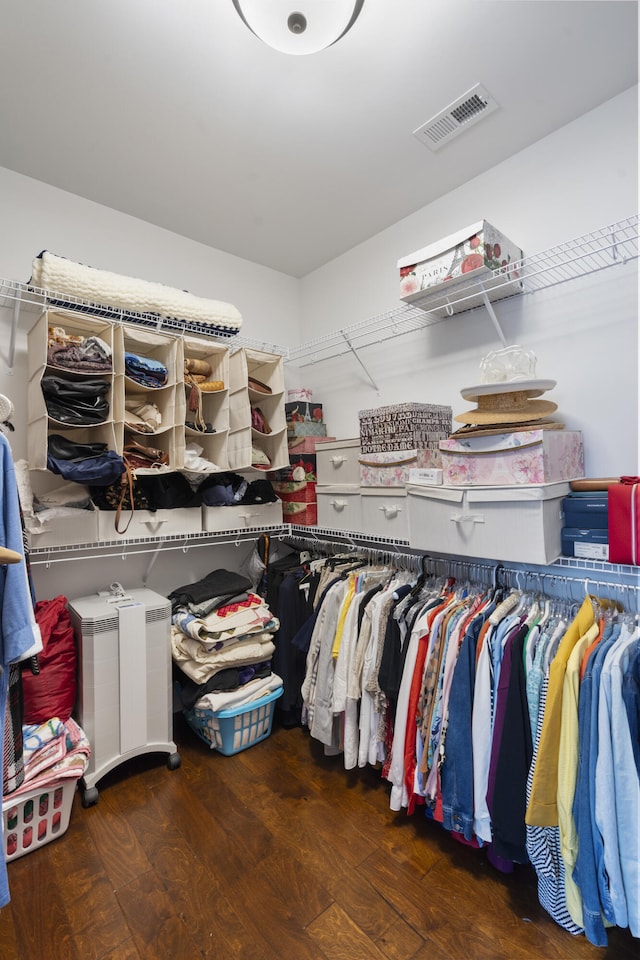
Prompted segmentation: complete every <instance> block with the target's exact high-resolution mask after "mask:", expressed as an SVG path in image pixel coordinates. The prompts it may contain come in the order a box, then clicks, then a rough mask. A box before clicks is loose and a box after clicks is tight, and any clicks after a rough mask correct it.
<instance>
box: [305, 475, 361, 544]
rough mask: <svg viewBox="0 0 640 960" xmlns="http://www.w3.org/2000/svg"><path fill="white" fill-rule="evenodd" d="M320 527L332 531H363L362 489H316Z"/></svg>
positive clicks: (349, 487) (348, 487) (352, 485)
mask: <svg viewBox="0 0 640 960" xmlns="http://www.w3.org/2000/svg"><path fill="white" fill-rule="evenodd" d="M316 495H317V498H318V526H319V527H328V528H329V529H331V530H354V531H356V532H360V531H361V530H362V508H361V501H360V487H356V486H355V485H354V484H351V485H350V486H339V487H335V486H333V487H320V486H318V487H316Z"/></svg>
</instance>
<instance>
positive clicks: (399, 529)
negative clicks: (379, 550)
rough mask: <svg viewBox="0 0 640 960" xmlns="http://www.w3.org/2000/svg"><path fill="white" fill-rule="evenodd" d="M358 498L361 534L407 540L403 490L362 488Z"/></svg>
mask: <svg viewBox="0 0 640 960" xmlns="http://www.w3.org/2000/svg"><path fill="white" fill-rule="evenodd" d="M360 496H361V506H362V532H363V533H366V534H367V535H368V536H372V537H388V538H389V539H391V540H408V539H409V519H408V517H407V495H406V492H405V491H404V490H386V489H384V488H380V489H377V488H375V487H373V488H367V489H364V488H363V489H361V490H360Z"/></svg>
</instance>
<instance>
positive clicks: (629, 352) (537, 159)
mask: <svg viewBox="0 0 640 960" xmlns="http://www.w3.org/2000/svg"><path fill="white" fill-rule="evenodd" d="M636 100H637V91H635V90H634V91H629V92H627V93H625V94H623V95H621V96H619V97H617V98H615V99H614V100H611V101H609V102H608V103H606V104H604V105H603V106H602V107H600V108H598V109H597V110H594V111H593V112H592V113H590V114H588V115H586V116H585V117H582V118H581V119H579V120H577V121H575V122H574V123H572V124H570V125H569V126H567V127H564V128H563V129H561V130H559V131H557V132H556V133H555V134H553V135H551V136H550V137H547V138H546V139H545V140H543V141H540V142H539V143H537V144H535V145H534V146H533V147H530V148H529V149H527V150H525V151H523V152H522V153H519V154H517V155H516V156H514V157H511V158H510V159H509V160H506V161H505V162H504V163H502V164H501V165H500V166H499V167H496V168H495V169H494V170H491V171H489V172H488V173H486V174H483V175H482V176H480V177H477V178H476V179H475V180H473V181H471V182H469V183H468V184H466V185H465V186H463V187H461V188H459V189H458V190H455V191H453V192H452V193H450V194H448V195H447V196H445V197H443V198H441V199H440V200H438V201H437V202H435V203H433V204H430V205H429V206H428V207H425V208H423V209H421V210H418V211H417V212H416V213H415V214H413V215H412V216H411V217H408V218H406V219H404V220H402V221H400V222H399V223H397V224H395V225H394V226H392V227H390V228H389V229H388V230H385V231H384V232H383V233H381V234H379V235H377V236H376V237H373V238H371V239H370V240H369V241H367V242H366V243H364V244H361V245H360V246H358V247H356V248H354V249H353V250H351V251H349V252H348V253H347V254H345V255H344V256H342V257H340V258H338V259H336V260H335V261H333V262H331V263H329V264H327V265H326V266H324V267H322V268H321V269H319V270H317V271H315V272H314V273H313V274H310V275H309V276H307V277H305V278H304V279H303V280H302V281H298V280H295V279H293V278H291V277H288V276H285V275H283V274H279V273H277V272H275V271H272V270H268V269H266V268H264V267H260V266H257V265H255V264H252V263H249V262H248V261H244V260H241V259H239V258H237V257H233V256H231V255H228V254H226V253H223V252H221V251H219V250H213V249H211V248H208V247H205V246H203V245H202V244H198V243H194V242H193V241H190V240H187V239H185V238H184V237H179V236H176V235H174V234H171V233H169V232H168V231H166V230H161V229H159V228H157V227H153V226H151V225H150V224H147V223H144V222H142V221H140V220H137V219H135V218H133V217H130V216H127V215H125V214H122V213H119V212H117V211H114V210H110V209H107V208H105V207H101V206H99V205H97V204H94V203H91V202H89V201H86V200H83V199H81V198H79V197H76V196H73V195H71V194H68V193H65V192H63V191H60V190H58V189H56V188H53V187H49V186H47V185H45V184H42V183H39V182H37V181H34V180H30V179H28V178H25V177H22V176H20V175H18V174H15V173H13V172H11V171H9V170H4V169H1V168H0V201H1V204H0V209H1V210H2V220H1V223H0V277H5V278H7V279H13V280H22V281H26V280H27V279H28V278H29V275H30V269H31V261H32V259H33V257H34V256H36V254H37V253H38V252H39V251H40V250H41V249H49V250H51V251H52V252H54V253H57V254H60V255H62V256H66V257H69V258H70V259H75V260H79V261H81V262H83V263H87V264H91V265H93V266H96V267H100V268H103V269H109V270H114V271H116V272H120V273H124V274H128V275H132V276H139V277H142V278H144V279H148V280H159V281H161V282H164V283H167V284H170V285H173V286H178V287H180V288H182V289H189V290H190V291H191V292H192V293H194V294H196V295H199V296H209V297H214V298H216V299H221V300H227V301H230V302H232V303H235V304H236V306H238V308H239V309H240V310H241V312H242V314H243V317H244V326H243V331H242V332H243V334H244V335H246V336H248V337H251V338H255V339H265V340H267V341H270V342H274V343H283V344H286V343H296V342H299V341H300V340H308V339H312V338H315V337H318V336H321V335H322V334H323V333H326V332H328V331H331V330H335V329H338V328H340V327H344V326H348V325H350V324H352V323H355V322H357V321H360V320H364V319H367V318H369V317H373V316H377V315H379V314H381V313H384V312H386V311H388V310H391V309H394V308H395V307H396V306H397V305H398V303H399V300H398V296H397V271H396V266H395V265H396V261H397V259H398V258H399V257H400V256H403V255H405V254H408V253H410V252H411V251H412V250H415V249H417V248H419V247H421V246H423V245H425V244H427V243H429V242H431V241H433V240H437V239H438V238H439V237H442V236H445V235H446V234H448V233H450V232H452V231H453V230H455V229H457V228H458V227H461V226H463V225H465V224H467V223H472V222H473V221H474V220H477V219H482V218H486V219H488V220H490V221H491V222H493V223H495V225H496V226H498V227H499V228H500V229H502V230H503V231H504V232H505V233H506V234H507V236H509V237H511V238H512V239H513V240H514V241H516V242H517V243H519V244H520V245H521V246H522V247H523V249H524V250H525V252H526V253H529V254H533V253H537V252H539V251H542V250H545V249H547V248H548V247H550V246H552V245H555V244H557V243H560V242H562V241H564V240H567V239H569V238H571V237H576V236H580V235H582V234H583V233H585V232H587V231H589V230H593V229H598V228H600V227H602V226H605V225H606V224H609V223H612V222H614V221H616V220H618V219H623V218H625V217H627V216H630V215H631V214H633V213H635V212H636V211H637V208H638V197H637V195H638V183H637V169H638V168H637V124H636V119H635V118H636V117H637V102H636ZM443 158H444V159H443V162H446V154H445V153H443ZM372 202H375V198H372ZM496 312H497V313H498V315H499V318H500V321H501V323H502V326H503V329H504V332H505V334H506V337H507V340H508V342H510V343H513V342H520V343H522V344H523V345H525V346H527V347H530V348H531V349H533V350H534V351H535V353H536V354H537V355H538V357H539V365H538V373H539V374H540V375H541V376H544V377H551V378H555V379H557V381H558V386H557V388H556V389H555V390H554V391H553V394H550V395H549V396H550V398H552V399H554V400H556V401H557V402H558V404H559V414H561V415H562V418H563V420H564V421H565V422H566V424H567V426H568V427H571V428H574V429H582V430H583V431H584V437H585V446H586V457H587V473H588V475H591V476H598V475H619V474H624V473H636V472H637V471H638V337H637V319H638V309H637V262H635V263H633V264H630V265H626V266H619V267H616V268H615V269H612V270H609V271H606V272H605V273H603V274H599V275H593V276H590V277H587V278H585V279H583V280H574V281H571V282H570V283H567V284H564V285H562V286H559V287H555V288H552V289H549V290H546V291H543V292H540V293H536V294H532V295H528V296H526V297H521V298H512V299H510V300H508V301H503V302H502V303H499V304H497V305H496ZM33 322H34V316H33V315H32V314H31V315H29V314H26V315H23V316H21V320H20V325H19V330H18V342H17V352H16V360H15V369H14V372H13V375H11V376H9V375H8V373H7V363H6V357H7V347H8V332H9V329H10V323H11V311H10V310H9V309H6V308H0V332H1V334H2V336H1V337H0V393H3V394H6V395H8V396H9V397H11V399H12V400H13V402H14V405H15V407H16V414H15V417H14V423H15V424H16V432H15V434H13V435H12V436H11V444H12V449H13V451H14V458H16V459H17V458H19V457H24V456H25V453H26V441H25V434H26V379H27V377H26V370H27V366H26V332H27V330H28V327H29V326H30V325H31V324H32V323H33ZM499 345H500V344H499V341H498V339H497V335H496V333H495V331H494V328H493V326H492V324H491V322H490V320H489V318H488V317H487V316H486V314H485V313H484V312H483V311H481V310H475V311H473V312H471V313H467V314H463V315H460V316H457V317H453V318H451V319H449V320H447V321H445V322H443V323H440V324H437V325H435V326H432V327H429V328H427V329H425V330H424V331H422V332H420V333H415V334H411V335H409V336H406V337H402V338H398V339H397V340H395V341H391V342H387V343H385V344H384V345H380V346H378V347H370V348H367V349H366V350H365V351H363V354H362V359H363V360H364V361H365V363H366V364H367V367H368V368H369V369H370V371H371V374H372V375H373V377H374V379H375V380H376V382H377V383H378V386H379V388H380V392H379V394H378V393H376V391H375V390H374V389H373V388H372V387H371V385H370V384H369V382H368V380H367V378H366V376H365V375H364V373H363V372H362V370H361V368H360V367H359V365H358V364H357V362H356V360H355V359H354V358H353V357H348V356H345V357H342V358H339V359H337V360H334V361H330V362H328V363H320V364H317V365H316V366H315V367H305V368H304V369H301V370H299V371H296V370H295V369H294V368H292V367H290V368H289V369H288V373H287V379H288V383H289V385H291V386H294V385H299V384H301V383H303V384H305V385H310V386H312V387H313V388H314V395H315V398H316V399H317V400H318V401H322V402H323V403H324V405H325V419H326V421H327V424H328V428H329V431H330V433H331V434H334V435H337V436H338V437H348V436H357V433H358V417H357V414H358V410H359V409H362V408H366V407H371V406H378V405H382V404H387V403H396V402H401V401H407V400H410V401H428V402H435V403H448V404H451V405H452V406H453V407H454V413H457V412H460V411H461V410H463V409H466V408H467V404H466V403H465V402H464V401H462V400H461V398H460V393H459V391H460V389H461V388H462V387H464V386H466V385H469V384H471V383H476V382H478V379H479V375H478V364H479V362H480V359H481V358H482V356H483V355H484V354H485V353H486V352H487V351H488V350H490V349H495V348H496V347H498V346H499ZM247 551H248V548H247V546H246V545H244V544H241V545H239V546H238V547H237V548H236V547H234V546H233V545H231V546H229V547H228V548H227V549H226V551H225V552H224V553H221V551H220V550H216V549H213V548H205V547H203V548H198V549H193V550H190V551H189V553H188V554H182V553H181V552H180V551H175V552H171V553H167V554H166V555H163V556H161V557H159V558H158V560H157V561H156V562H155V564H154V565H153V569H152V571H151V574H150V577H149V580H148V586H149V587H151V588H152V589H156V590H158V591H159V592H161V593H162V592H165V591H168V590H170V589H171V587H172V586H175V585H177V584H178V581H179V582H180V583H184V582H187V581H188V580H189V579H195V578H196V577H197V576H200V575H203V574H204V573H206V572H208V571H209V570H211V569H214V568H216V567H217V566H224V565H229V566H230V567H233V568H237V567H238V565H239V564H241V563H242V561H243V560H244V558H245V557H246V554H247ZM149 559H150V557H149V555H142V556H139V557H135V556H133V555H131V554H130V555H129V556H128V558H127V559H126V560H124V559H123V558H122V557H118V558H114V559H111V560H108V561H107V560H104V561H92V562H91V563H90V564H82V563H78V562H74V561H72V562H69V563H66V562H65V563H59V564H54V565H52V566H51V568H50V569H47V567H46V565H44V564H42V565H40V564H39V565H38V566H37V567H35V568H34V576H35V582H36V589H37V591H38V595H39V596H40V597H44V596H47V595H54V594H55V593H58V592H63V593H66V594H67V595H68V596H70V597H74V596H75V597H77V596H80V595H82V594H84V593H87V592H89V591H90V590H92V589H93V588H94V587H97V586H104V585H106V584H108V583H109V582H110V581H112V580H123V581H126V585H127V586H129V587H132V586H137V585H140V583H141V582H142V577H143V576H144V573H145V571H146V569H147V564H148V562H149Z"/></svg>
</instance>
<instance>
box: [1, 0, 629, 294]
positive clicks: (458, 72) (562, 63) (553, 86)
mask: <svg viewBox="0 0 640 960" xmlns="http://www.w3.org/2000/svg"><path fill="white" fill-rule="evenodd" d="M294 7H295V2H292V9H294ZM637 12H638V5H637V3H636V2H635V0H626V2H616V0H602V2H599V0H587V2H583V0H365V3H364V8H363V11H362V13H361V15H360V19H359V20H358V22H357V23H356V25H355V26H354V27H353V28H352V30H351V31H350V32H349V33H348V34H347V35H346V36H345V37H344V38H343V39H342V40H340V41H339V42H338V43H337V44H335V45H334V46H332V47H330V48H329V49H327V50H324V51H322V52H320V53H317V54H314V55H311V56H306V57H295V56H287V55H285V54H280V53H277V52H275V51H274V50H271V49H270V48H268V47H266V46H265V45H264V44H263V43H261V41H260V40H258V39H257V37H255V36H254V35H253V34H252V33H251V32H250V31H249V30H248V29H247V27H246V26H245V25H244V24H243V23H242V22H241V20H240V18H239V17H238V15H237V13H236V12H235V10H234V7H233V4H232V0H179V2H178V0H109V2H105V0H57V2H55V3H54V2H52V0H2V4H1V10H0V166H5V167H8V168H9V169H11V170H15V171H18V172H20V173H23V174H25V175H27V176H30V177H34V178H36V179H38V180H43V181H45V182H47V183H49V184H52V185H54V186H56V187H60V188H62V189H64V190H68V191H70V192H72V193H75V194H78V195H79V196H82V197H86V198H88V199H91V200H94V201H96V202H98V203H101V204H105V205H107V206H109V207H113V208H114V209H116V210H120V211H124V212H126V213H129V214H132V215H133V216H136V217H139V218H141V219H143V220H146V221H148V222H150V223H153V224H157V225H159V226H161V227H165V228H166V229H168V230H172V231H174V232H176V233H178V234H182V235H184V236H186V237H190V238H192V239H194V240H197V241H200V242H202V243H205V244H208V245H210V246H212V247H216V248H218V249H220V250H225V251H227V252H229V253H232V254H236V255H238V256H241V257H244V258H246V259H248V260H252V261H254V262H256V263H260V264H264V265H265V266H268V267H272V268H274V269H276V270H280V271H283V272H284V273H287V274H291V275H292V276H296V277H300V276H304V275H305V274H306V273H308V272H310V271H311V270H313V269H315V268H316V267H318V266H320V265H322V264H323V263H325V262H327V261H328V260H331V259H332V258H334V257H336V256H339V255H340V254H341V253H343V252H344V251H346V250H348V249H350V248H351V247H353V246H355V245H356V244H357V243H359V242H361V241H363V240H366V239H367V238H369V237H371V236H373V235H374V234H376V233H378V232H379V231H381V230H383V229H385V228H386V227H388V226H390V225H391V224H393V223H395V222H397V221H398V220H400V219H402V218H403V217H405V216H407V215H408V214H410V213H412V212H413V211H415V210H417V209H419V208H420V207H422V206H424V205H425V204H428V203H430V202H431V201H433V200H434V199H436V198H438V197H439V196H442V195H443V194H445V193H447V192H448V191H450V190H452V189H453V188H455V187H456V186H458V185H459V184H461V183H463V182H464V181H466V180H468V179H470V178H471V177H474V176H476V175H477V174H479V173H481V172H482V171H484V170H487V169H489V168H490V167H492V166H494V165H495V164H496V163H499V162H500V161H501V160H504V159H505V158H506V157H509V156H511V155H512V154H514V153H516V152H517V151H519V150H522V149H523V148H525V147H527V146H528V145H529V144H531V143H533V142H534V141H536V140H538V139H540V138H541V137H544V136H546V135H547V134H549V133H551V132H552V131H554V130H556V129H558V128H559V127H561V126H563V125H564V124H566V123H568V122H570V121H571V120H573V119H574V118H576V117H579V116H580V115H581V114H583V113H585V112H587V111H589V110H591V109H593V108H594V107H596V106H597V105H599V104H601V103H603V102H604V101H606V100H608V99H610V98H611V97H613V96H615V95H617V94H618V93H620V92H622V91H623V90H625V89H627V88H629V87H631V86H633V85H635V84H636V83H637V73H638V20H637ZM477 82H480V83H482V84H483V85H484V86H485V87H486V88H487V89H488V91H489V92H490V93H491V94H492V95H493V97H494V98H495V99H496V100H497V101H498V103H499V105H500V109H499V110H497V111H496V112H495V113H492V114H491V115H490V116H487V117H486V118H484V119H483V120H482V121H481V122H479V123H477V124H476V125H474V126H472V127H470V128H469V129H467V130H465V131H464V132H463V133H462V135H460V136H459V137H457V138H456V139H454V140H453V141H452V142H451V143H449V144H447V145H446V146H445V147H443V148H442V149H441V150H440V151H438V152H437V153H432V152H431V151H430V150H428V149H427V148H426V147H425V146H423V145H421V144H420V143H419V142H418V141H417V140H416V139H415V138H414V137H413V136H412V131H413V130H414V129H415V128H416V127H418V126H420V125H421V124H423V123H424V122H425V121H426V120H429V119H430V118H431V117H432V116H433V115H434V114H435V113H437V112H438V111H439V110H440V109H442V108H444V107H446V106H447V105H448V104H449V103H450V102H451V101H453V100H455V99H456V98H457V97H458V96H460V95H462V94H464V93H465V92H466V91H467V90H469V89H470V88H471V87H472V86H473V85H474V84H475V83H477ZM629 122H630V123H633V124H637V117H630V118H629ZM606 133H607V132H606V130H605V131H603V132H602V135H603V136H606Z"/></svg>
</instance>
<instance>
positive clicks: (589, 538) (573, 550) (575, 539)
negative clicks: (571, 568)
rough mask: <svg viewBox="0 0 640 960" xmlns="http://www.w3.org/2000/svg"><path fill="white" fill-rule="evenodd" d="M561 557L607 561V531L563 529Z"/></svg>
mask: <svg viewBox="0 0 640 960" xmlns="http://www.w3.org/2000/svg"><path fill="white" fill-rule="evenodd" d="M561 538H562V541H561V542H562V555H563V556H565V557H581V558H582V559H585V560H608V559H609V531H608V530H602V529H579V528H576V527H563V528H562V533H561Z"/></svg>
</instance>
